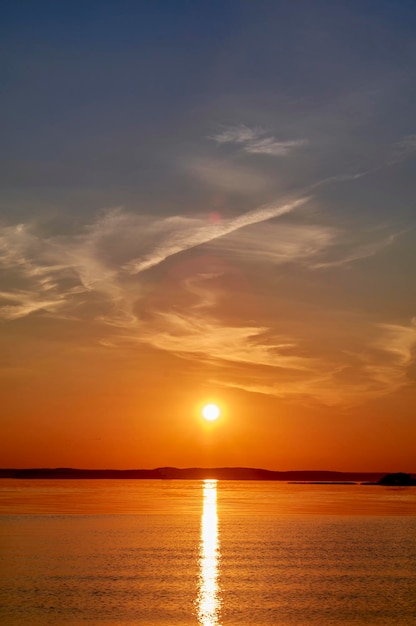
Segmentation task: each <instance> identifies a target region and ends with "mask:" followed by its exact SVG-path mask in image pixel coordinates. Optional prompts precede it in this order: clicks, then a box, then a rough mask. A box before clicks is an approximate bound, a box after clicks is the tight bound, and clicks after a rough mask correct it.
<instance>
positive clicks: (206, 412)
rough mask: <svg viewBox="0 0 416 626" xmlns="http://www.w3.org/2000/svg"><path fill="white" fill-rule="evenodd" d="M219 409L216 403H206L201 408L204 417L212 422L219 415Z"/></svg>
mask: <svg viewBox="0 0 416 626" xmlns="http://www.w3.org/2000/svg"><path fill="white" fill-rule="evenodd" d="M220 413H221V412H220V410H219V408H218V406H217V405H216V404H206V405H205V406H204V408H203V409H202V415H203V417H204V419H206V420H208V421H209V422H214V421H215V420H216V419H218V418H219V416H220Z"/></svg>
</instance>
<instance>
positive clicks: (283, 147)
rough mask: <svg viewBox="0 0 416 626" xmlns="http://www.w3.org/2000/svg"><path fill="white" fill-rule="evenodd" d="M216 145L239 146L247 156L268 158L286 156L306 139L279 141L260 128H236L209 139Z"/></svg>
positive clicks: (303, 143) (228, 129) (304, 142)
mask: <svg viewBox="0 0 416 626" xmlns="http://www.w3.org/2000/svg"><path fill="white" fill-rule="evenodd" d="M210 138H211V139H213V140H214V141H215V142H216V143H218V144H227V143H232V144H239V145H242V146H243V150H244V151H245V152H247V153H249V154H267V155H270V156H279V157H282V156H286V155H288V154H289V153H290V152H291V151H292V150H293V149H294V148H298V147H300V146H302V145H305V144H306V143H307V141H306V139H297V140H291V141H279V140H277V139H276V138H275V137H273V136H272V135H270V134H269V133H268V131H266V130H263V129H261V128H257V127H256V128H249V127H248V126H236V127H232V128H227V129H225V130H223V131H222V132H220V133H217V134H216V135H213V136H212V137H210Z"/></svg>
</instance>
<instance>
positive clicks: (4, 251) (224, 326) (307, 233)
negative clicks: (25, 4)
mask: <svg viewBox="0 0 416 626" xmlns="http://www.w3.org/2000/svg"><path fill="white" fill-rule="evenodd" d="M307 200H308V199H307V198H301V199H297V200H293V201H290V202H287V203H286V204H285V203H279V202H276V203H269V204H267V205H264V206H260V207H257V208H255V209H253V210H252V211H248V212H246V213H242V214H239V215H237V216H235V217H232V218H226V219H224V220H222V221H221V220H219V222H218V223H212V222H211V221H210V220H209V219H208V218H207V217H206V216H205V217H203V216H199V217H195V216H193V217H189V216H170V217H169V216H168V217H166V216H152V215H144V214H133V213H128V212H126V211H123V210H121V209H117V210H112V211H107V212H105V213H102V214H101V215H99V216H98V217H97V219H96V220H95V221H93V222H91V223H90V224H89V225H85V226H84V227H82V228H81V229H80V230H79V231H78V232H75V233H73V234H71V235H65V236H63V235H53V234H50V233H51V231H53V228H52V227H51V225H48V233H49V234H46V233H45V232H44V229H43V227H42V226H41V225H40V224H36V223H32V224H26V225H18V226H3V227H2V228H0V267H1V268H2V270H3V272H2V284H1V287H0V289H1V290H0V318H2V319H3V320H7V321H9V322H12V321H13V320H16V319H23V318H25V317H27V316H29V315H31V314H42V313H46V314H48V315H54V316H56V317H57V318H60V319H64V318H65V317H71V319H73V320H75V319H78V320H81V319H85V318H86V316H87V317H88V318H89V319H90V320H91V321H94V320H95V321H96V322H97V323H99V324H100V326H99V328H100V329H102V343H103V345H107V346H112V347H116V346H119V347H120V346H122V345H124V344H126V342H127V343H128V344H130V345H135V344H136V345H138V344H147V345H149V346H152V347H153V348H155V349H157V350H162V351H165V352H167V353H171V354H173V355H175V356H178V357H181V358H184V359H188V360H192V361H195V362H204V363H207V362H208V363H210V365H211V366H212V368H214V369H215V368H218V370H219V371H220V370H221V380H222V384H224V385H228V386H235V387H239V388H242V389H246V390H250V391H258V392H259V393H268V394H270V395H276V396H281V397H291V396H294V395H298V396H299V395H304V396H305V397H308V398H315V399H319V400H320V401H322V402H326V403H329V404H331V403H332V404H337V403H340V402H347V401H348V402H350V401H357V399H360V398H361V399H362V398H366V397H373V396H377V395H382V394H384V393H388V392H390V391H394V390H395V389H396V388H398V387H399V386H401V385H403V384H405V381H406V377H405V371H406V369H407V368H408V367H409V365H410V364H411V362H412V350H413V347H414V345H415V337H416V331H415V326H414V325H410V326H409V327H407V326H400V325H394V324H393V325H392V324H388V323H385V324H378V325H377V326H375V327H369V325H368V323H367V324H366V323H364V322H363V323H362V324H361V325H358V326H357V329H356V332H355V335H354V334H353V335H351V336H350V334H345V324H346V323H344V326H342V324H341V330H340V332H339V335H338V334H337V331H336V330H333V331H332V332H334V337H335V340H334V341H335V344H336V346H337V351H335V349H334V348H328V347H327V348H326V349H323V348H322V346H323V345H324V344H325V337H326V331H327V328H326V325H325V324H324V325H323V326H322V328H321V327H320V326H319V324H317V323H315V325H314V327H315V328H319V333H320V334H319V333H318V335H319V336H317V337H310V336H308V332H309V331H308V329H309V327H310V323H309V322H308V321H307V319H306V318H305V315H306V313H305V312H303V310H302V308H301V309H300V310H297V308H296V304H295V301H293V304H290V305H289V309H288V311H289V313H285V315H289V316H293V317H294V318H296V319H299V320H300V322H299V324H298V325H296V324H295V325H293V324H291V323H290V322H289V321H288V319H289V318H287V319H286V321H285V319H283V318H282V319H280V318H279V317H278V318H276V319H274V320H273V319H270V317H269V316H268V315H265V316H262V315H257V314H255V315H254V316H253V315H252V314H251V313H250V311H249V309H248V307H247V293H246V292H245V291H244V290H245V289H246V287H244V288H243V290H241V288H240V283H239V282H238V280H237V281H235V282H233V281H234V277H235V276H237V273H236V271H235V270H234V269H233V270H230V272H231V273H229V275H228V276H227V272H228V267H231V268H233V267H237V266H238V265H239V261H240V260H241V259H242V258H243V257H244V259H245V260H246V261H250V260H254V261H255V262H256V263H257V262H262V263H263V264H264V266H265V267H267V266H268V267H269V268H270V269H273V267H275V271H277V266H279V265H281V264H283V263H288V262H291V263H297V264H298V265H299V266H303V267H304V266H305V265H306V266H307V267H308V268H314V269H317V270H318V269H320V268H324V267H328V266H330V265H332V266H337V265H342V264H345V263H353V262H354V261H356V260H358V259H360V258H363V257H370V256H373V255H375V254H376V253H377V252H378V251H379V250H381V249H382V248H383V246H387V245H389V243H391V241H393V240H394V237H393V236H385V237H384V238H381V239H380V240H378V241H374V239H373V240H372V241H371V242H369V243H365V242H363V241H362V240H361V241H360V242H357V241H356V238H354V237H353V236H352V235H351V236H350V238H349V239H348V237H347V240H345V233H343V232H342V231H340V230H339V229H336V228H334V227H328V226H322V225H317V224H308V223H305V220H306V217H307V213H305V214H302V212H298V213H297V212H296V209H297V208H298V207H301V206H305V204H306V202H307ZM283 216H285V219H282V220H278V219H277V218H283ZM377 232H378V231H377ZM365 236H367V235H366V234H365V233H364V234H362V235H361V237H365ZM198 246H203V249H204V253H205V254H208V255H210V257H209V258H211V257H214V258H219V259H221V258H225V259H227V262H225V261H224V262H223V263H221V262H216V263H209V264H208V265H207V266H201V267H198V266H197V265H196V264H195V263H192V262H191V263H189V264H188V263H185V267H186V268H187V270H186V272H185V273H181V274H180V276H179V278H178V279H177V281H178V282H177V283H175V282H174V281H173V282H172V281H171V282H170V283H169V289H168V290H166V289H161V291H160V294H159V295H158V298H157V299H153V300H149V299H148V298H147V297H146V294H147V292H148V286H149V285H150V284H152V280H153V278H152V275H151V274H148V273H147V272H148V270H151V269H152V268H155V267H157V266H158V265H160V264H161V263H163V262H164V261H166V260H167V259H169V258H171V257H172V256H174V255H177V254H179V253H181V252H186V251H189V250H191V249H192V248H196V247H198ZM185 258H186V257H185ZM277 276H278V275H276V277H277ZM172 280H173V279H172ZM175 280H176V279H175ZM283 295H284V294H283ZM292 295H294V294H292ZM270 297H272V296H270ZM291 297H292V296H291ZM243 302H244V305H243V306H242V303H243ZM309 315H310V311H309ZM253 319H254V320H255V321H253ZM343 329H344V330H343ZM351 337H355V339H354V340H353V341H352V342H351ZM328 341H329V340H328ZM354 341H355V343H356V348H355V350H354V349H352V348H351V343H354ZM330 343H331V345H332V340H331V342H330ZM328 345H329V343H328Z"/></svg>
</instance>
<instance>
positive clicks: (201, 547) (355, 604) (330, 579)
mask: <svg viewBox="0 0 416 626" xmlns="http://www.w3.org/2000/svg"><path fill="white" fill-rule="evenodd" d="M0 531H1V535H0V536H1V540H0V563H1V570H0V623H1V624H5V625H7V626H15V625H16V626H20V625H25V626H26V625H28V626H48V625H52V624H53V625H54V626H56V625H63V626H75V625H76V626H78V625H82V624H88V625H91V626H127V625H131V626H133V625H135V624H137V625H146V626H167V625H169V626H171V625H178V626H179V625H180V626H191V625H192V626H248V625H249V626H269V625H270V626H271V625H274V626H286V625H287V626H289V625H290V626H295V625H296V626H309V625H312V626H315V625H316V626H318V625H319V626H327V625H328V626H329V625H331V626H332V625H334V626H337V625H343V626H347V625H351V626H352V625H354V626H356V625H364V624H365V625H366V626H379V625H380V626H381V625H389V626H390V625H393V624H394V625H397V626H414V625H415V624H416V489H415V488H411V487H410V488H391V487H390V488H383V487H377V486H361V485H288V484H284V483H279V482H251V481H247V482H237V481H236V482H234V481H218V482H216V481H159V480H154V481H144V480H136V481H135V480H112V481H111V480H109V481H107V480H44V481H42V480H30V481H25V480H0Z"/></svg>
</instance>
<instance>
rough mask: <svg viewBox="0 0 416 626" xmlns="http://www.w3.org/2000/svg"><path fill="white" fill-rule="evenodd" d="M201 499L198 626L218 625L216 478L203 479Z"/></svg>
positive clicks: (218, 546)
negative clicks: (202, 497) (202, 495)
mask: <svg viewBox="0 0 416 626" xmlns="http://www.w3.org/2000/svg"><path fill="white" fill-rule="evenodd" d="M203 493H204V501H203V509H202V517H201V541H200V547H199V590H198V621H199V624H200V626H219V624H220V622H219V615H220V607H221V603H220V598H219V587H218V569H219V567H218V566H219V556H220V552H219V550H220V545H219V538H218V515H217V481H216V480H204V492H203Z"/></svg>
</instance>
